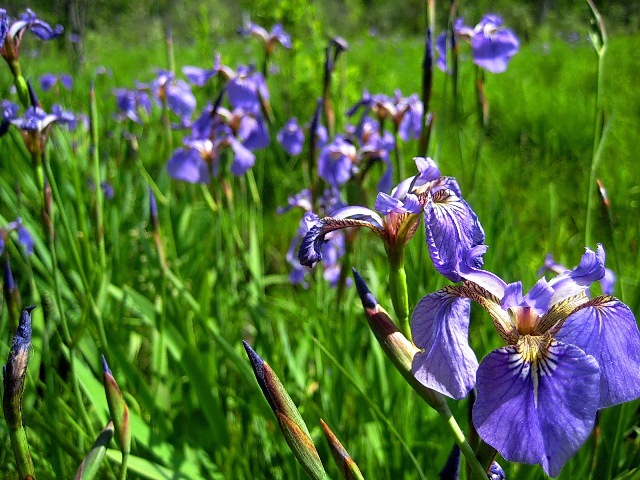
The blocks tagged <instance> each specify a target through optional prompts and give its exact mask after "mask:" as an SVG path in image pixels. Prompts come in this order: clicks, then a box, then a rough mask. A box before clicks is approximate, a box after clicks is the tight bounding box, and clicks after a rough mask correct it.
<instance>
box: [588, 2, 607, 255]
mask: <svg viewBox="0 0 640 480" xmlns="http://www.w3.org/2000/svg"><path fill="white" fill-rule="evenodd" d="M588 3H589V6H590V7H591V9H592V12H593V15H594V18H595V20H596V21H597V24H598V26H599V34H600V36H599V37H597V38H598V39H599V42H600V43H599V44H598V40H596V41H594V40H593V36H592V41H593V42H594V47H595V48H596V54H597V55H598V67H597V68H598V70H597V74H596V102H595V119H594V126H593V150H592V154H591V169H590V172H589V188H588V193H587V195H588V196H587V215H586V219H585V227H584V230H585V244H586V245H591V240H592V238H591V237H592V235H591V233H592V232H591V230H592V229H593V221H594V220H593V216H594V210H595V197H596V195H595V191H596V169H597V166H598V163H599V162H600V156H601V147H602V145H601V144H602V138H603V135H602V134H603V125H604V104H603V95H602V89H603V85H604V58H605V53H606V51H607V35H606V31H605V30H604V24H603V23H602V18H601V17H600V14H599V13H598V12H597V10H596V9H595V6H594V5H593V4H592V3H591V2H588Z"/></svg>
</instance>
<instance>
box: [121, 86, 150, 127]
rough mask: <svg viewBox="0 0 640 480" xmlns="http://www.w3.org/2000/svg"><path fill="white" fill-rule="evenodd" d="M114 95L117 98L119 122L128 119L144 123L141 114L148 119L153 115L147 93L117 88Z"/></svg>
mask: <svg viewBox="0 0 640 480" xmlns="http://www.w3.org/2000/svg"><path fill="white" fill-rule="evenodd" d="M113 95H114V96H115V97H116V107H117V109H118V113H117V114H116V115H115V117H116V119H117V120H119V121H121V120H124V119H125V118H128V119H129V120H131V121H133V122H136V123H142V119H141V118H140V114H141V113H142V114H144V116H145V117H146V116H148V115H149V114H150V113H151V99H150V98H149V94H147V92H144V91H142V90H128V89H126V88H116V89H114V90H113Z"/></svg>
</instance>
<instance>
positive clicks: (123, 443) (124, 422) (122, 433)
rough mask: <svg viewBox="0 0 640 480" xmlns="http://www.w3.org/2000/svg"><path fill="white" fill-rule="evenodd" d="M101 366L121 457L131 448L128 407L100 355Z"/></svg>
mask: <svg viewBox="0 0 640 480" xmlns="http://www.w3.org/2000/svg"><path fill="white" fill-rule="evenodd" d="M102 367H103V368H104V391H105V393H106V396H107V404H108V405H109V412H110V414H111V419H112V420H113V426H114V427H115V431H116V441H117V442H118V445H119V447H120V450H121V451H122V457H123V459H124V457H126V456H128V455H129V452H130V450H131V426H130V422H129V407H127V404H126V402H125V401H124V398H123V396H122V392H121V391H120V388H119V387H118V384H117V383H116V380H115V378H113V375H112V374H111V370H109V365H107V360H106V359H105V358H104V356H102Z"/></svg>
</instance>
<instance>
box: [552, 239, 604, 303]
mask: <svg viewBox="0 0 640 480" xmlns="http://www.w3.org/2000/svg"><path fill="white" fill-rule="evenodd" d="M604 257H605V255H604V249H603V248H602V245H600V244H598V248H597V251H595V252H594V251H593V250H591V249H590V248H587V249H586V251H585V253H584V254H583V255H582V259H581V260H580V265H578V266H577V267H576V268H574V269H573V270H570V271H567V272H564V273H561V274H560V275H558V276H557V277H555V278H553V279H551V281H549V286H550V287H551V288H553V292H554V293H553V297H552V298H551V304H552V305H553V304H554V303H558V302H560V301H562V300H564V299H566V298H568V297H573V296H575V295H578V294H580V293H582V292H584V291H585V290H586V289H587V288H589V286H590V285H591V284H592V283H593V282H595V281H597V280H600V279H601V278H602V277H604V274H605V271H604Z"/></svg>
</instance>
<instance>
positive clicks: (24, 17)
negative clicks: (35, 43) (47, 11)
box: [0, 8, 64, 63]
mask: <svg viewBox="0 0 640 480" xmlns="http://www.w3.org/2000/svg"><path fill="white" fill-rule="evenodd" d="M27 30H28V31H30V32H31V33H32V34H33V35H34V36H35V37H36V38H39V39H40V40H53V39H54V38H57V37H59V36H60V35H62V33H63V32H64V28H63V27H62V25H56V26H55V27H51V25H49V24H48V23H47V22H45V21H43V20H40V19H39V18H38V17H37V16H36V14H35V13H34V12H33V10H31V9H30V8H27V9H26V11H25V12H24V13H22V14H21V15H20V18H19V19H18V20H15V21H13V22H11V20H10V19H9V17H8V15H7V11H6V10H5V9H3V8H0V55H2V57H3V58H4V59H5V60H6V61H7V62H8V63H11V62H12V61H14V60H18V59H19V58H20V42H21V41H22V35H24V32H26V31H27Z"/></svg>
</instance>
